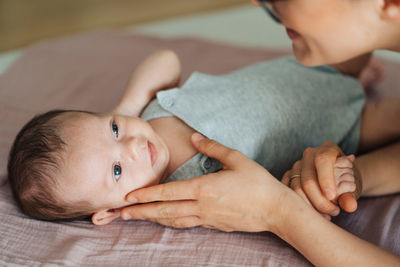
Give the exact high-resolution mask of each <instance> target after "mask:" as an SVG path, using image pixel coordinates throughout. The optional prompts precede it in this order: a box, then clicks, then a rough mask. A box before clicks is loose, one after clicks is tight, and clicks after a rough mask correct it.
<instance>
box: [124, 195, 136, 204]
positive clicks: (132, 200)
mask: <svg viewBox="0 0 400 267" xmlns="http://www.w3.org/2000/svg"><path fill="white" fill-rule="evenodd" d="M126 200H127V201H128V202H130V203H132V204H134V203H136V202H138V201H137V199H136V198H135V197H134V196H129V197H128V198H127V199H126Z"/></svg>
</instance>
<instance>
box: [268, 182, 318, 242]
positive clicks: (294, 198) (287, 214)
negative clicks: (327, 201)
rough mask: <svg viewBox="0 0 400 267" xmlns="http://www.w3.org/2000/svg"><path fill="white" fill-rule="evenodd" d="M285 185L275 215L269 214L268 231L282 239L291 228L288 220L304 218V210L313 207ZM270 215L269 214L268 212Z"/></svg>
mask: <svg viewBox="0 0 400 267" xmlns="http://www.w3.org/2000/svg"><path fill="white" fill-rule="evenodd" d="M282 186H283V187H284V188H283V190H282V192H281V193H280V194H279V195H280V198H279V200H278V205H277V206H276V210H275V215H276V216H271V215H269V226H268V228H269V229H268V231H270V232H273V233H274V234H276V235H278V236H279V237H281V238H282V239H284V240H286V238H287V233H288V232H289V231H291V230H293V229H291V225H290V223H288V222H291V221H292V220H294V219H295V220H298V219H300V220H302V219H303V218H304V217H303V212H304V211H305V210H307V209H313V208H312V207H310V206H309V205H308V204H307V203H306V202H305V201H304V200H303V199H301V197H299V196H298V195H297V194H296V193H295V192H294V191H293V190H291V189H290V188H289V187H286V186H284V185H283V184H282ZM316 213H317V212H316ZM317 214H318V213H317ZM267 216H268V214H267Z"/></svg>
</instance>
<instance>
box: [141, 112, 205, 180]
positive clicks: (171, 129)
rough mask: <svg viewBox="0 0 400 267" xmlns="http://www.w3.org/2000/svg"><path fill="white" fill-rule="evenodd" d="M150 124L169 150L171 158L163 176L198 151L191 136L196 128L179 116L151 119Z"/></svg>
mask: <svg viewBox="0 0 400 267" xmlns="http://www.w3.org/2000/svg"><path fill="white" fill-rule="evenodd" d="M149 124H150V125H151V127H152V128H153V130H154V131H155V132H156V133H157V134H158V135H159V136H160V137H161V138H162V139H163V140H164V142H165V143H166V145H167V147H168V150H169V154H170V160H169V163H168V166H167V168H166V171H165V173H164V175H165V176H164V177H163V178H167V177H169V176H170V175H171V174H172V173H173V172H174V171H175V170H176V169H178V168H179V167H180V166H182V165H183V164H184V163H185V162H186V161H188V160H189V159H190V158H192V157H193V156H194V155H196V154H197V153H198V152H197V150H196V149H195V148H194V147H193V146H192V143H191V142H190V137H191V135H192V134H193V133H194V132H195V130H193V129H192V128H190V127H189V126H188V125H187V124H186V123H184V122H183V121H182V120H180V119H178V118H177V117H174V116H171V117H161V118H157V119H153V120H150V121H149Z"/></svg>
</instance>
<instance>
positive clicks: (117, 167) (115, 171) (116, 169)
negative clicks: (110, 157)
mask: <svg viewBox="0 0 400 267" xmlns="http://www.w3.org/2000/svg"><path fill="white" fill-rule="evenodd" d="M121 173H122V168H121V165H119V163H116V164H115V165H114V166H113V176H114V179H115V180H116V181H118V179H119V178H120V177H121Z"/></svg>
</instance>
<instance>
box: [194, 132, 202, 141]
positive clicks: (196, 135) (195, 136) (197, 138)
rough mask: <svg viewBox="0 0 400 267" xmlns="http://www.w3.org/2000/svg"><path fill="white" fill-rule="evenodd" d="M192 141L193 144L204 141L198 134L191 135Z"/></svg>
mask: <svg viewBox="0 0 400 267" xmlns="http://www.w3.org/2000/svg"><path fill="white" fill-rule="evenodd" d="M192 139H193V141H195V142H200V141H201V140H203V139H204V136H202V135H201V134H199V133H194V134H193V135H192Z"/></svg>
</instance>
